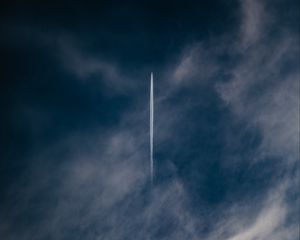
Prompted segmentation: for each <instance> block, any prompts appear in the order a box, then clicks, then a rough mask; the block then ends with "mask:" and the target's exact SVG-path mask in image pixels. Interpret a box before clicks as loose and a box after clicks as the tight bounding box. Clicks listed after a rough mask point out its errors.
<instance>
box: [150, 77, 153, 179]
mask: <svg viewBox="0 0 300 240" xmlns="http://www.w3.org/2000/svg"><path fill="white" fill-rule="evenodd" d="M153 119H154V105H153V73H152V72H151V83H150V178H151V184H152V183H153Z"/></svg>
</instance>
